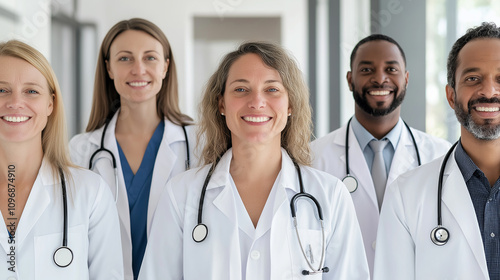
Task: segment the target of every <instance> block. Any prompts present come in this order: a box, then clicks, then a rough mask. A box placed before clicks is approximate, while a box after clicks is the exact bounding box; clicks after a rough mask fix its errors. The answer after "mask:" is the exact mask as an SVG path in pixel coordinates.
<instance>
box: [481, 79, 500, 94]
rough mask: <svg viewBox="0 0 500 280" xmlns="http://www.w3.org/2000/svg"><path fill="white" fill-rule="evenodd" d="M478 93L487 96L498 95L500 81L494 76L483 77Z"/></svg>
mask: <svg viewBox="0 0 500 280" xmlns="http://www.w3.org/2000/svg"><path fill="white" fill-rule="evenodd" d="M479 94H480V95H482V96H485V97H487V98H491V97H498V96H499V95H500V83H498V81H497V80H496V79H495V78H485V79H484V80H483V83H482V86H481V89H480V92H479Z"/></svg>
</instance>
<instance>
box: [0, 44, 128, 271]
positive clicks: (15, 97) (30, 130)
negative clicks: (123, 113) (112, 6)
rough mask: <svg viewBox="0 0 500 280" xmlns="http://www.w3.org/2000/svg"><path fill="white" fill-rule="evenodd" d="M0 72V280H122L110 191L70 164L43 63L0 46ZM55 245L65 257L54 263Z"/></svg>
mask: <svg viewBox="0 0 500 280" xmlns="http://www.w3.org/2000/svg"><path fill="white" fill-rule="evenodd" d="M0 65H1V67H0V81H1V82H0V116H1V122H0V168H1V169H2V170H4V171H3V172H1V174H0V186H1V188H0V212H1V216H2V217H3V219H2V221H3V223H2V226H1V230H0V254H1V255H2V256H3V257H4V259H3V261H1V262H0V278H1V279H19V280H24V279H35V280H37V279H61V280H63V279H64V280H66V279H103V280H104V279H116V280H121V279H123V263H122V261H121V260H120V259H118V260H117V259H116V257H115V256H116V254H121V243H120V241H119V240H117V239H116V236H117V235H119V234H120V233H119V232H120V230H119V222H118V214H117V211H116V208H115V206H114V203H113V198H112V196H111V192H110V191H109V188H108V186H107V185H106V183H105V182H104V180H103V179H102V178H101V177H100V176H98V175H96V174H94V173H92V172H90V171H88V170H84V169H82V168H75V167H74V166H73V165H72V164H71V161H70V159H69V154H68V152H67V138H66V137H67V134H66V128H65V123H64V110H63V101H62V95H61V92H60V88H59V85H58V84H57V80H56V78H55V75H54V72H53V71H52V69H51V68H50V64H49V62H48V61H47V60H46V59H45V58H44V57H43V55H42V54H41V53H39V52H38V51H37V50H35V49H34V48H32V47H30V46H28V45H26V44H24V43H21V42H19V41H8V42H6V43H2V44H0ZM62 179H64V180H62ZM64 197H66V200H65V199H64ZM65 201H66V204H67V211H65V209H64V204H65V203H64V202H65ZM65 212H66V213H67V214H65ZM65 220H66V221H67V226H66V229H67V235H66V241H67V244H64V241H63V232H64V231H65V225H64V221H65ZM61 246H67V247H68V248H69V249H70V250H71V252H72V257H70V258H67V259H65V261H62V260H61V259H60V258H55V252H56V250H58V248H60V247H61ZM60 266H64V267H60Z"/></svg>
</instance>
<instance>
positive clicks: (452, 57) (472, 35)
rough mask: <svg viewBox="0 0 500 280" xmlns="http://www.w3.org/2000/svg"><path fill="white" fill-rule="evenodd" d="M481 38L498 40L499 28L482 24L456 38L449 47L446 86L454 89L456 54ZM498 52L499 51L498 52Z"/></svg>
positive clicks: (489, 23)
mask: <svg viewBox="0 0 500 280" xmlns="http://www.w3.org/2000/svg"><path fill="white" fill-rule="evenodd" d="M481 38H497V39H500V27H497V26H496V25H495V23H493V22H483V23H482V24H481V25H480V26H478V27H475V28H469V29H468V30H467V32H466V33H465V35H463V36H462V37H460V38H458V40H457V41H456V42H455V44H453V47H451V51H450V54H449V55H448V62H447V65H446V69H447V71H448V73H447V78H448V85H449V86H451V88H453V89H455V78H456V72H457V67H458V53H459V52H460V51H461V50H462V48H463V47H464V46H465V45H466V44H467V43H469V42H470V41H472V40H475V39H481ZM498 51H499V52H500V50H498Z"/></svg>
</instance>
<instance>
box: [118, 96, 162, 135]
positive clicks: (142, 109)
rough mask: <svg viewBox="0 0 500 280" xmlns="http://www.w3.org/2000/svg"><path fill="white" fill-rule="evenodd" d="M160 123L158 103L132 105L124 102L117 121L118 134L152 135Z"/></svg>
mask: <svg viewBox="0 0 500 280" xmlns="http://www.w3.org/2000/svg"><path fill="white" fill-rule="evenodd" d="M160 121H161V119H160V117H159V116H158V113H157V111H156V102H147V103H146V102H145V103H140V104H131V103H128V102H123V101H122V105H121V108H120V113H119V115H118V119H117V121H116V133H117V134H151V132H154V130H155V129H156V127H157V126H158V124H159V123H160Z"/></svg>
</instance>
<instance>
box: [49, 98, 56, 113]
mask: <svg viewBox="0 0 500 280" xmlns="http://www.w3.org/2000/svg"><path fill="white" fill-rule="evenodd" d="M55 99H56V95H55V94H52V96H51V97H50V99H49V105H48V107H47V117H48V116H50V115H51V114H52V112H53V111H54V100H55Z"/></svg>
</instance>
